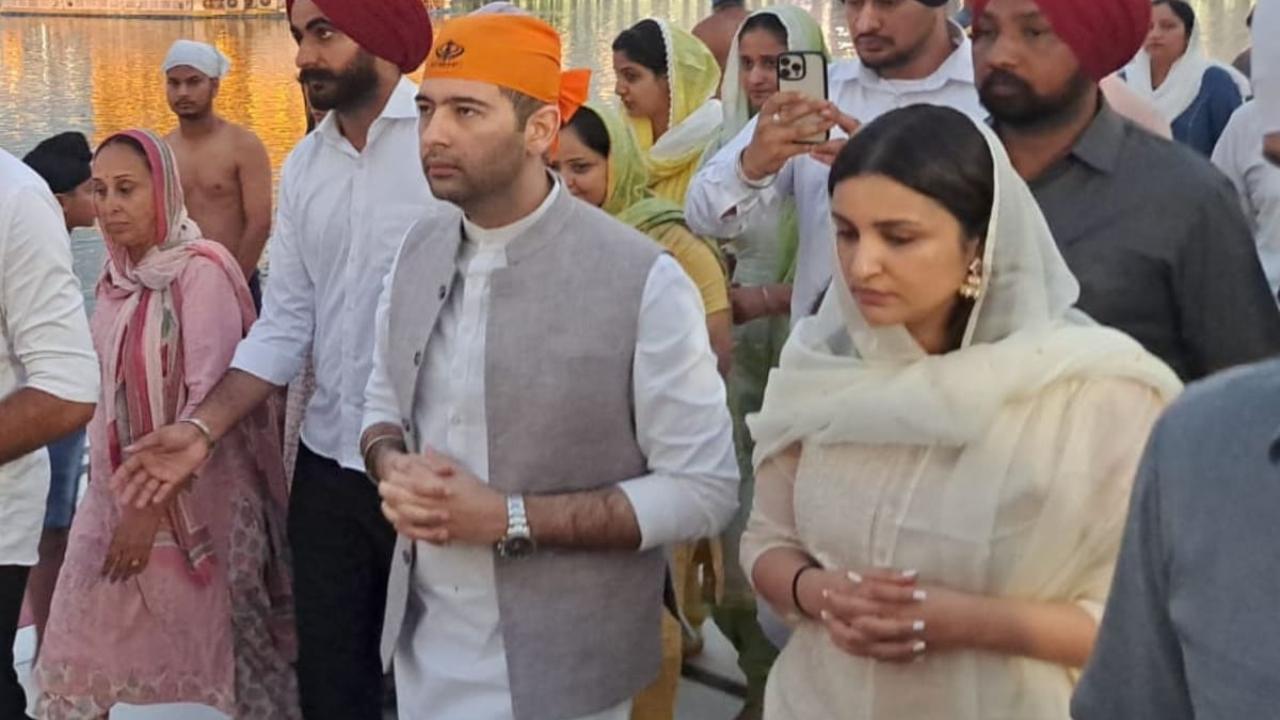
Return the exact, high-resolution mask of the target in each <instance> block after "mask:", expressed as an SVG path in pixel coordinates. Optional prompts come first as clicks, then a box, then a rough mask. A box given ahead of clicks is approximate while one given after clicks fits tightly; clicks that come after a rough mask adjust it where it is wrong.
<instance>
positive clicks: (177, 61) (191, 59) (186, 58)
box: [161, 40, 231, 78]
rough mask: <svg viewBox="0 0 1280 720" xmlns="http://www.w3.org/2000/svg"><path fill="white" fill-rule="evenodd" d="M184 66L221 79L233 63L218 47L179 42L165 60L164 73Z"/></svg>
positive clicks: (192, 41) (194, 42)
mask: <svg viewBox="0 0 1280 720" xmlns="http://www.w3.org/2000/svg"><path fill="white" fill-rule="evenodd" d="M183 65H185V66H187V67H190V68H195V69H196V70H199V71H200V72H202V73H204V74H205V75H208V76H209V77H211V78H220V77H223V76H224V75H226V74H227V71H229V70H230V69H231V61H230V60H228V59H227V56H226V55H223V54H222V52H221V51H219V50H218V49H217V48H216V47H214V46H212V45H209V44H207V43H202V42H196V41H194V40H178V41H177V42H175V43H174V44H173V47H171V48H169V54H168V55H166V56H165V58H164V67H163V68H161V69H162V71H163V72H169V71H170V70H172V69H174V68H176V67H182V66H183Z"/></svg>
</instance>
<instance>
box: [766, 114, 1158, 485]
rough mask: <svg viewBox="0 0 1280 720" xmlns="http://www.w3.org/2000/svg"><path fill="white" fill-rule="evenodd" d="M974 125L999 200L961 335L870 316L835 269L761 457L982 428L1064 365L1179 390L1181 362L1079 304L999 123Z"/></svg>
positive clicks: (956, 435) (770, 417) (948, 438)
mask: <svg viewBox="0 0 1280 720" xmlns="http://www.w3.org/2000/svg"><path fill="white" fill-rule="evenodd" d="M975 127H977V128H978V129H979V131H980V132H981V133H982V134H983V136H984V137H985V139H986V141H987V145H988V147H989V148H990V149H991V155H992V159H993V161H994V166H995V202H994V205H993V207H992V213H991V220H990V225H989V230H988V234H987V238H986V243H985V250H984V256H983V267H984V268H986V269H987V270H986V272H984V275H983V293H982V297H981V299H979V300H978V302H977V303H976V304H975V306H974V309H973V312H972V313H971V315H970V317H969V321H968V324H967V326H966V329H965V333H964V339H963V342H962V344H961V347H960V348H959V349H958V350H955V351H952V352H949V353H945V354H941V355H928V354H926V353H925V352H924V350H923V349H921V347H920V346H919V345H918V344H917V343H916V342H915V340H914V339H913V338H912V337H911V335H910V333H909V332H908V331H907V330H906V328H905V327H903V326H893V327H873V326H871V325H870V324H868V323H867V321H866V319H865V318H864V317H863V315H862V313H861V311H860V310H859V309H858V304H857V301H856V300H854V298H853V295H852V294H851V293H850V291H849V289H848V287H847V286H846V285H845V284H844V282H843V281H842V279H841V277H842V276H841V273H839V272H836V273H834V277H835V278H836V279H835V281H834V282H833V283H832V284H831V287H830V290H829V291H828V293H827V296H826V298H825V300H824V301H823V303H822V306H821V308H820V309H819V311H818V313H817V315H815V316H813V317H811V318H806V319H804V320H802V321H800V323H799V324H798V325H797V326H796V328H795V331H794V332H793V333H792V336H791V339H790V340H789V341H788V342H787V345H786V347H785V348H784V349H783V352H782V360H781V365H780V367H779V368H778V369H776V370H774V371H773V373H772V374H771V376H770V378H769V383H768V386H767V389H766V391H765V399H764V406H763V408H762V409H761V411H760V413H759V414H757V415H754V416H752V417H750V418H748V425H749V426H750V428H751V433H752V436H753V437H754V438H755V441H756V443H757V445H756V455H755V464H756V466H757V467H759V466H760V464H761V463H762V462H763V461H765V460H766V459H768V458H769V457H771V456H773V455H774V454H776V453H778V452H780V451H782V450H784V449H786V448H787V447H788V446H790V445H792V444H793V443H796V442H799V441H801V440H805V441H809V442H814V441H816V442H819V443H822V444H840V443H867V444H905V445H941V446H946V447H959V446H964V445H967V444H969V443H972V442H981V441H982V440H983V439H984V438H985V437H986V434H987V431H988V430H989V428H990V427H991V425H992V423H993V422H994V419H995V418H996V416H997V414H998V413H999V412H1000V411H1001V410H1002V409H1003V408H1004V407H1005V406H1006V405H1007V404H1009V403H1011V402H1014V401H1016V400H1018V399H1025V398H1029V397H1032V396H1034V395H1035V394H1036V393H1038V392H1039V391H1040V390H1042V389H1044V388H1045V387H1046V386H1048V385H1050V384H1052V383H1055V382H1058V381H1061V380H1065V379H1069V378H1086V377H1095V376H1106V377H1120V378H1130V379H1133V380H1137V381H1139V382H1141V383H1143V384H1147V385H1149V386H1151V387H1152V388H1154V389H1156V390H1157V391H1158V392H1159V393H1160V394H1161V395H1164V396H1165V397H1167V398H1172V397H1173V396H1174V395H1176V394H1177V392H1178V391H1179V390H1180V388H1181V383H1180V382H1179V381H1178V378H1177V376H1176V375H1174V373H1173V371H1172V370H1170V369H1169V368H1168V367H1166V366H1165V365H1164V364H1163V363H1161V362H1160V361H1158V360H1157V359H1155V358H1154V357H1153V356H1151V355H1150V354H1149V353H1147V352H1146V351H1145V350H1144V349H1143V348H1142V347H1141V346H1140V345H1139V344H1138V343H1137V342H1136V341H1134V340H1133V339H1131V338H1129V337H1128V336H1127V335H1124V334H1122V333H1120V332H1117V331H1115V330H1111V329H1108V328H1103V327H1101V326H1099V325H1097V324H1096V323H1094V322H1093V321H1092V320H1090V319H1089V318H1088V317H1087V316H1085V315H1084V314H1083V313H1081V312H1079V311H1077V310H1075V309H1074V307H1073V306H1074V305H1075V303H1076V300H1077V298H1078V297H1079V293H1080V288H1079V284H1078V283H1077V282H1076V279H1075V277H1074V276H1073V275H1072V274H1071V272H1070V270H1068V268H1067V265H1066V262H1065V261H1064V260H1063V259H1062V255H1061V254H1060V253H1059V251H1058V247H1057V245H1056V243H1055V242H1054V239H1053V235H1052V234H1051V233H1050V231H1049V226H1048V224H1047V223H1046V221H1045V219H1044V216H1043V214H1041V212H1040V208H1039V205H1038V204H1037V203H1036V200H1035V198H1034V197H1033V196H1032V195H1031V191H1030V189H1029V188H1028V187H1027V185H1026V183H1025V182H1023V180H1022V178H1020V177H1019V176H1018V174H1017V172H1016V171H1015V170H1014V169H1013V166H1012V164H1011V163H1010V162H1009V158H1008V155H1007V154H1006V153H1005V150H1004V147H1003V145H1002V144H1001V143H1000V140H999V139H998V138H997V137H996V135H995V133H994V132H992V131H991V130H990V129H989V128H987V127H986V126H985V125H983V124H981V123H975ZM832 247H833V252H834V241H833V243H832ZM996 471H997V470H996V469H993V472H996Z"/></svg>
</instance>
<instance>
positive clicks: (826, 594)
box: [822, 588, 831, 600]
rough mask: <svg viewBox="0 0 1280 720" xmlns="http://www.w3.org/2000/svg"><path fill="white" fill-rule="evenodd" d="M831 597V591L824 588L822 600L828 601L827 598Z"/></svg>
mask: <svg viewBox="0 0 1280 720" xmlns="http://www.w3.org/2000/svg"><path fill="white" fill-rule="evenodd" d="M830 597H831V591H830V590H828V589H826V588H822V599H823V600H826V599H827V598H830Z"/></svg>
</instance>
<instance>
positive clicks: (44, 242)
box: [0, 150, 99, 566]
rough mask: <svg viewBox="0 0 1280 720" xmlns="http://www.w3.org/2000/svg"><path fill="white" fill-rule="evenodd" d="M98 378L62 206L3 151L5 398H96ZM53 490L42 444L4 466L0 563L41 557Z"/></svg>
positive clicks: (0, 320)
mask: <svg viewBox="0 0 1280 720" xmlns="http://www.w3.org/2000/svg"><path fill="white" fill-rule="evenodd" d="M98 383H99V370H98V356H97V354H96V353H95V352H94V350H93V341H92V340H91V339H90V336H89V324H88V322H87V321H86V318H85V313H84V297H83V295H82V294H81V290H80V282H79V281H78V280H76V276H75V272H74V271H73V270H72V266H71V242H70V240H68V239H67V226H66V221H65V220H64V219H63V215H62V208H61V207H59V206H58V201H57V200H56V199H55V198H54V197H53V193H52V192H50V191H49V186H48V185H47V184H45V181H44V180H43V179H42V178H41V177H40V176H39V175H37V174H36V173H35V172H33V171H32V170H31V168H29V167H27V166H26V165H25V164H23V163H22V162H21V161H20V160H18V159H17V158H15V157H13V156H12V155H10V154H9V153H7V152H4V151H3V150H0V399H3V398H6V397H8V396H9V395H12V394H13V393H14V392H17V391H18V390H21V389H23V388H34V389H36V390H40V391H42V392H45V393H48V394H49V395H52V396H54V397H56V398H59V399H61V400H66V401H69V402H78V403H96V402H97V401H98ZM48 494H49V454H48V453H47V452H46V451H45V450H44V449H43V448H41V449H40V450H37V451H35V452H33V453H31V454H29V455H25V456H23V457H21V458H18V459H17V460H14V461H12V462H9V463H6V464H5V465H0V566H3V565H27V566H29V565H34V564H35V563H36V560H37V553H36V546H37V545H38V543H39V542H40V530H41V528H42V526H43V522H44V507H45V501H46V499H47V497H48Z"/></svg>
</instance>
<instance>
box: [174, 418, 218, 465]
mask: <svg viewBox="0 0 1280 720" xmlns="http://www.w3.org/2000/svg"><path fill="white" fill-rule="evenodd" d="M178 424H179V425H181V426H182V427H184V428H186V430H187V432H188V434H189V435H191V441H192V442H193V443H195V442H199V443H200V444H201V445H202V446H203V447H204V450H205V455H209V454H211V453H212V452H213V446H214V445H215V444H216V443H217V438H216V437H215V436H214V434H213V430H212V429H210V428H209V424H208V423H206V422H205V421H203V420H201V419H200V418H198V417H195V416H194V415H193V416H191V417H186V418H183V419H181V420H179V421H178Z"/></svg>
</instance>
